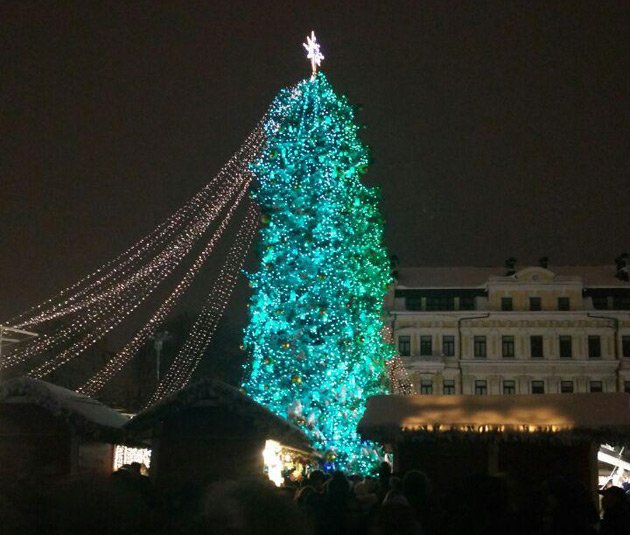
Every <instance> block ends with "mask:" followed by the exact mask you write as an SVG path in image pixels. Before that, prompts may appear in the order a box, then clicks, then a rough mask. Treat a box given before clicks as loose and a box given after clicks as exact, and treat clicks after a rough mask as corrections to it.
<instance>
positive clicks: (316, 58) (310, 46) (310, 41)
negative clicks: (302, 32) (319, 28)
mask: <svg viewBox="0 0 630 535" xmlns="http://www.w3.org/2000/svg"><path fill="white" fill-rule="evenodd" d="M302 45H303V46H304V48H305V49H306V51H307V52H308V54H307V55H306V58H307V59H310V60H311V68H312V69H313V76H315V74H316V73H317V67H319V66H321V64H322V60H323V59H324V55H323V54H322V53H321V52H320V50H319V43H318V42H317V37H315V32H311V35H310V37H309V36H308V35H307V36H306V43H302Z"/></svg>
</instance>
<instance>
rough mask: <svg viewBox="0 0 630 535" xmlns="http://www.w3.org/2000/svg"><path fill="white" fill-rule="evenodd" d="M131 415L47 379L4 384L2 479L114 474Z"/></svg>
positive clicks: (0, 392)
mask: <svg viewBox="0 0 630 535" xmlns="http://www.w3.org/2000/svg"><path fill="white" fill-rule="evenodd" d="M126 422H127V418H125V417H124V416H122V415H121V414H119V413H118V412H116V411H115V410H113V409H110V408H109V407H107V406H106V405H103V404H102V403H100V402H98V401H96V400H95V399H92V398H89V397H87V396H83V395H81V394H77V393H76V392H74V391H72V390H68V389H66V388H62V387H60V386H57V385H53V384H51V383H47V382H45V381H41V380H38V379H32V378H30V377H20V378H15V379H10V380H8V381H4V382H3V383H0V477H2V478H10V477H30V476H33V477H37V476H46V477H61V476H67V475H76V474H81V473H83V474H85V473H89V474H103V475H108V474H110V473H111V467H112V459H113V449H114V446H113V445H114V444H116V443H118V442H119V441H120V439H121V437H122V434H123V433H122V427H123V425H124V424H125V423H126Z"/></svg>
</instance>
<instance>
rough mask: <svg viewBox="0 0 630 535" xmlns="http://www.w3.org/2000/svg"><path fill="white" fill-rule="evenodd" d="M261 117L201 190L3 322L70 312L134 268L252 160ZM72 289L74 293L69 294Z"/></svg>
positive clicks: (25, 322)
mask: <svg viewBox="0 0 630 535" xmlns="http://www.w3.org/2000/svg"><path fill="white" fill-rule="evenodd" d="M264 121H265V117H263V119H262V120H261V121H260V122H259V124H258V125H257V126H256V128H255V129H254V130H253V131H252V133H251V134H250V135H249V136H248V137H247V139H246V140H245V142H244V143H243V145H242V146H241V148H240V149H239V150H238V151H237V152H236V153H235V154H234V155H233V156H232V158H230V160H229V161H228V162H227V163H226V164H225V165H224V166H223V168H222V169H221V170H220V171H219V173H218V174H217V175H216V176H215V177H214V178H213V179H212V180H211V181H210V182H209V183H208V184H206V186H204V188H202V190H201V191H199V192H198V193H197V194H196V195H195V196H194V197H193V198H192V199H191V200H190V201H188V202H187V203H186V204H185V205H184V206H182V207H181V208H180V209H179V210H177V211H176V212H175V214H173V215H172V216H171V217H170V218H168V219H167V220H166V221H165V222H163V223H162V224H160V225H159V226H158V227H157V228H156V229H154V230H153V231H152V232H151V233H150V234H149V235H147V236H145V237H144V238H142V239H141V240H139V241H138V242H137V243H136V244H134V245H133V246H131V247H130V248H129V249H127V250H126V251H125V252H123V253H122V254H120V255H119V256H118V257H116V258H114V259H113V260H111V261H109V262H107V263H106V264H104V265H103V266H101V267H100V268H99V269H97V270H96V271H94V272H92V273H90V274H89V275H87V276H86V277H84V278H82V279H81V280H79V281H78V282H76V283H75V284H73V285H71V286H69V287H67V288H65V289H64V290H62V291H60V292H59V293H58V294H57V295H55V296H53V297H51V298H50V299H48V300H46V301H44V302H43V303H41V304H39V305H36V306H34V307H32V308H31V309H29V310H27V311H26V312H23V313H21V314H19V315H18V316H15V317H14V318H12V319H10V320H8V321H6V322H5V323H6V324H10V325H13V326H15V327H18V328H24V327H31V328H32V327H33V326H35V325H37V324H39V323H42V322H44V321H48V320H50V319H53V318H55V317H60V316H63V315H67V314H71V313H73V312H75V311H76V308H75V307H74V306H73V305H74V304H75V303H76V302H77V301H79V299H80V298H81V297H83V296H85V295H89V294H90V293H92V292H93V291H94V290H96V289H98V288H100V287H101V286H103V285H104V284H106V283H110V284H113V283H115V282H116V281H118V280H120V279H121V278H124V277H125V276H126V274H127V273H128V272H129V270H132V269H133V265H134V264H135V263H137V262H139V261H142V259H143V258H144V257H146V256H147V255H148V254H150V253H151V251H153V250H155V249H157V248H159V247H160V245H162V244H163V243H164V241H165V240H168V238H169V237H171V236H173V235H174V234H176V233H177V232H178V230H179V229H181V228H183V227H185V226H186V225H187V223H188V222H189V221H190V219H191V218H194V217H195V216H196V214H197V213H198V212H199V210H200V209H203V208H204V207H206V206H207V205H208V204H210V203H211V198H212V193H213V192H214V190H215V188H216V186H217V184H218V185H221V184H222V183H224V182H225V180H226V179H229V178H230V177H233V176H238V175H240V174H241V173H242V172H243V170H245V169H247V167H248V165H249V163H250V162H251V161H253V159H254V158H255V156H256V155H257V154H258V153H259V151H260V148H261V146H262V143H263V142H264V138H265V134H264V130H263V126H262V125H263V123H264ZM72 292H74V293H73V294H72ZM69 294H71V295H69ZM19 320H22V321H19Z"/></svg>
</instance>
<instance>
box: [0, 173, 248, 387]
mask: <svg viewBox="0 0 630 535" xmlns="http://www.w3.org/2000/svg"><path fill="white" fill-rule="evenodd" d="M245 176H247V175H245ZM242 180H243V179H242V178H241V179H240V181H236V182H235V183H234V184H230V185H229V186H228V187H226V188H223V189H222V190H219V192H218V193H217V199H216V201H215V202H214V203H213V204H212V205H209V209H208V210H207V212H205V211H204V213H203V214H202V216H203V217H200V219H199V221H198V222H197V224H196V225H194V226H193V227H192V228H189V229H187V230H186V231H185V232H184V233H182V235H180V236H178V238H177V240H176V241H175V242H174V243H172V244H170V246H169V247H168V249H167V250H166V251H165V252H163V253H162V254H160V255H158V257H156V258H157V260H158V261H157V262H156V261H154V262H152V263H150V264H149V265H147V266H144V267H143V268H141V270H140V273H142V274H144V276H142V277H138V278H136V277H135V276H132V277H131V279H129V280H127V281H124V282H121V283H119V284H118V285H117V286H116V287H115V288H113V289H112V290H111V291H110V292H108V293H107V294H105V296H104V298H103V299H99V300H96V301H94V302H92V303H91V305H93V306H89V305H86V306H85V307H82V308H83V309H84V310H81V312H82V313H81V314H80V315H79V316H78V317H76V318H75V319H74V320H73V321H72V322H71V323H70V325H68V326H67V327H64V328H61V329H58V330H57V331H56V332H55V333H53V335H52V336H45V337H41V339H37V340H35V341H34V342H32V343H31V344H30V345H29V346H26V347H25V348H24V349H22V350H21V351H17V352H14V353H12V354H11V355H9V357H8V358H7V359H6V360H5V361H4V362H2V363H0V366H3V367H8V366H13V365H15V364H17V363H19V362H22V361H24V360H26V359H27V358H29V357H33V356H35V355H37V354H38V353H41V352H42V351H44V350H47V349H50V348H51V347H56V346H59V345H61V344H63V343H64V342H67V341H70V340H72V339H74V338H76V337H77V336H79V335H81V333H85V332H86V331H90V332H88V333H87V334H86V335H85V336H83V338H81V339H80V340H79V341H78V342H75V343H73V344H72V345H71V347H70V348H68V349H66V350H65V351H63V352H62V353H60V354H58V355H56V356H55V357H53V358H52V359H49V360H48V361H46V362H45V363H43V364H42V365H40V366H38V367H36V368H34V369H32V370H31V371H30V372H29V374H30V375H31V376H32V377H37V378H41V377H43V376H45V375H47V374H48V373H50V372H51V371H53V370H54V369H56V368H57V367H59V366H60V365H62V364H65V363H66V362H68V361H69V360H72V359H73V358H75V357H77V356H78V355H79V354H80V353H81V352H82V351H84V350H85V349H87V348H88V347H90V346H91V345H93V344H94V343H96V342H97V341H98V340H99V339H100V338H102V337H103V336H104V335H105V334H107V333H108V332H109V331H111V330H112V329H113V328H114V327H116V326H117V325H118V324H120V323H121V322H122V321H123V320H124V319H125V318H126V317H127V316H128V315H129V314H130V313H131V312H133V310H135V309H136V308H137V307H138V306H139V305H140V304H141V303H142V302H143V301H144V300H145V299H146V298H147V297H148V296H149V295H150V294H151V293H152V292H153V291H154V290H155V289H156V288H157V287H158V285H159V284H160V283H161V282H162V281H163V280H164V279H165V278H166V277H167V276H168V275H169V274H170V273H172V271H173V270H174V269H175V268H176V267H177V265H178V264H179V263H180V262H181V260H183V258H184V257H185V256H186V255H187V254H188V253H189V252H190V251H191V250H192V248H193V246H194V244H195V242H196V241H197V240H198V239H199V238H200V237H201V236H202V235H203V233H204V232H205V230H206V229H207V228H208V227H209V226H210V224H211V223H212V222H213V221H214V220H215V219H216V217H217V216H218V215H219V214H220V212H221V211H222V210H223V209H224V208H225V206H226V205H228V204H229V202H230V201H231V200H232V198H233V196H234V195H235V193H236V191H237V188H238V187H242V183H243V182H242ZM134 282H135V283H137V284H132V283H134Z"/></svg>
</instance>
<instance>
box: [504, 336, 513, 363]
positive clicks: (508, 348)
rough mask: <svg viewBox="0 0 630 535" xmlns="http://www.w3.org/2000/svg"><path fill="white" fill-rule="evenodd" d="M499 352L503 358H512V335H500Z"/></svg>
mask: <svg viewBox="0 0 630 535" xmlns="http://www.w3.org/2000/svg"><path fill="white" fill-rule="evenodd" d="M501 354H502V355H503V357H504V358H514V337H513V336H502V337H501Z"/></svg>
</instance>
